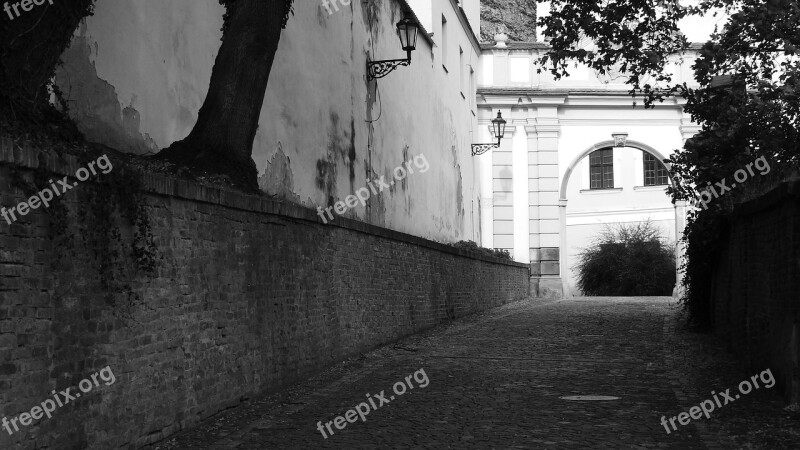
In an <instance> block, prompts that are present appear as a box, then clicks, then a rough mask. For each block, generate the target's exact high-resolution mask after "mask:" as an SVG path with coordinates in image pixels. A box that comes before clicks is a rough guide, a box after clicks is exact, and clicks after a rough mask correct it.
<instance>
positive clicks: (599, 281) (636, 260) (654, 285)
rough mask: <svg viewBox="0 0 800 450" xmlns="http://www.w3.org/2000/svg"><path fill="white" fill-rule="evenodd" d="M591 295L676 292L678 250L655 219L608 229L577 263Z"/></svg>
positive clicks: (583, 287) (580, 284)
mask: <svg viewBox="0 0 800 450" xmlns="http://www.w3.org/2000/svg"><path fill="white" fill-rule="evenodd" d="M576 268H577V269H578V288H579V289H580V290H581V291H583V294H584V295H588V296H652V295H672V289H673V288H674V287H675V252H674V251H673V249H672V246H671V245H669V244H668V243H666V242H665V241H664V239H663V238H662V237H661V236H660V235H659V232H658V230H657V229H656V228H655V227H654V226H653V224H652V223H651V222H649V221H648V222H639V223H633V224H619V225H617V226H616V227H613V228H612V227H608V228H606V229H605V230H604V231H603V232H602V233H601V234H600V235H599V236H598V237H597V238H595V240H594V242H592V244H591V245H589V246H588V247H587V248H585V249H583V250H582V251H581V253H580V255H579V256H578V262H577V264H576Z"/></svg>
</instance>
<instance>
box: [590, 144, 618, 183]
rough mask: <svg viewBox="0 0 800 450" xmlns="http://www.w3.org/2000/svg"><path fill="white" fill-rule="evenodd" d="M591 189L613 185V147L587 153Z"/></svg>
mask: <svg viewBox="0 0 800 450" xmlns="http://www.w3.org/2000/svg"><path fill="white" fill-rule="evenodd" d="M589 177H590V181H591V184H590V188H591V189H611V188H613V187H614V149H611V148H607V149H603V150H597V151H594V152H592V153H590V154H589Z"/></svg>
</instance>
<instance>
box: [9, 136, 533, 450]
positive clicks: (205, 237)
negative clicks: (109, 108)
mask: <svg viewBox="0 0 800 450" xmlns="http://www.w3.org/2000/svg"><path fill="white" fill-rule="evenodd" d="M37 153H38V152H37V151H35V150H31V149H21V148H18V147H13V146H12V143H11V142H10V140H8V139H2V138H0V204H2V205H3V206H6V207H8V206H9V205H15V204H16V203H18V202H20V201H22V200H23V198H24V197H23V193H22V192H20V191H19V189H16V188H13V187H12V186H11V181H10V173H11V168H12V164H16V165H17V166H18V168H19V170H20V171H21V172H22V173H23V174H25V176H27V177H28V178H30V177H31V174H32V169H34V168H36V167H37V166H38V164H39V159H40V158H39V155H37ZM41 155H43V157H42V158H41V160H42V164H45V165H46V167H47V168H48V170H52V171H54V172H56V173H60V174H63V175H67V174H69V175H72V174H74V171H75V170H76V169H77V168H78V167H80V165H79V164H78V162H77V161H76V160H75V158H73V157H71V156H67V157H66V158H65V159H64V160H59V159H58V158H57V157H55V156H54V155H52V154H49V153H42V154H41ZM116 169H117V168H116V167H115V170H116ZM144 183H145V187H146V189H145V190H146V193H145V200H146V203H147V206H148V207H147V209H148V213H149V214H150V217H151V222H152V226H153V233H154V236H155V240H156V243H157V245H158V248H159V250H160V251H161V253H162V255H163V256H164V259H163V261H162V262H161V265H160V266H159V268H158V271H157V274H156V276H154V277H153V278H141V279H136V280H134V282H133V283H132V285H133V286H134V289H135V291H136V292H137V293H138V294H139V295H140V296H141V298H142V300H143V304H142V305H140V306H138V307H137V308H135V310H134V313H133V319H135V320H128V319H124V318H120V317H115V315H114V314H113V311H112V309H113V307H112V306H110V305H108V304H107V303H106V302H105V300H104V296H103V295H101V292H100V288H99V286H98V279H97V272H96V269H95V268H94V263H93V261H92V260H91V258H90V254H89V252H88V251H87V249H85V248H83V247H82V242H81V240H80V237H79V229H78V228H77V226H76V217H75V216H74V213H75V211H76V210H77V209H78V208H79V206H80V205H79V204H78V202H79V201H80V199H81V195H80V192H79V191H80V189H81V186H78V187H77V188H76V189H74V190H73V191H70V192H68V193H67V194H66V196H65V197H64V198H65V199H66V204H67V206H68V208H69V210H70V212H71V216H70V227H71V231H72V233H73V234H74V235H75V236H76V237H77V239H76V240H75V244H76V247H75V249H72V250H69V253H68V254H67V255H66V256H67V257H66V258H64V265H62V266H59V267H58V268H56V269H55V270H54V269H53V268H52V267H51V261H52V260H53V259H54V258H55V256H56V253H57V250H56V249H54V248H53V245H52V242H51V241H50V236H49V231H48V223H49V222H48V216H47V212H46V211H43V210H42V209H38V210H36V211H33V212H32V213H31V214H28V215H27V216H25V217H23V218H22V219H21V220H19V221H18V222H16V223H14V224H12V225H11V226H8V225H7V224H6V223H4V222H3V223H0V417H2V416H12V415H16V414H19V413H20V412H23V411H26V410H29V409H30V408H31V406H33V405H35V404H37V403H39V402H41V401H42V400H43V399H45V398H47V397H48V396H49V394H50V391H51V390H53V389H57V388H62V389H63V388H65V387H67V386H69V385H73V386H74V383H75V382H77V381H78V380H80V379H82V378H84V377H85V376H86V375H87V374H89V373H92V372H93V371H97V370H99V369H100V368H102V367H104V366H106V365H109V366H111V368H112V369H113V371H114V374H115V375H116V378H117V381H116V383H115V384H114V385H113V386H110V387H109V388H108V389H105V390H103V391H98V392H92V393H91V394H87V395H86V396H85V397H82V398H80V399H79V400H78V401H77V402H76V403H75V404H70V405H67V406H65V407H64V408H59V410H58V411H57V413H56V414H55V415H54V416H53V418H52V419H49V420H45V421H41V422H37V424H35V425H32V426H29V427H26V428H24V429H23V430H21V432H18V433H14V435H13V436H8V434H7V433H5V432H4V431H3V430H2V429H0V448H7V447H10V446H12V445H18V446H19V447H21V448H34V447H43V446H51V447H58V448H66V447H84V446H88V447H92V448H111V447H117V446H133V447H136V446H140V445H143V444H146V443H150V442H155V441H157V440H159V439H162V438H164V437H166V436H168V435H169V434H171V433H173V432H175V431H178V430H180V429H182V428H185V427H187V426H189V425H192V424H194V423H197V422H198V421H200V420H202V419H204V418H206V417H209V416H211V415H213V414H215V413H217V412H218V411H221V410H223V409H225V408H228V407H230V406H233V405H236V404H238V403H239V402H240V401H241V400H242V399H245V398H252V397H254V396H256V395H260V394H263V393H265V392H271V391H275V390H276V389H279V388H281V387H283V386H286V385H288V384H290V383H293V382H296V381H298V380H301V379H303V378H305V377H307V376H309V375H310V374H313V373H315V372H318V371H319V370H321V369H323V368H325V367H327V366H329V365H331V364H333V363H335V362H337V361H340V360H342V359H344V358H346V357H348V356H352V355H356V354H359V353H361V352H365V351H368V350H371V349H373V348H376V347H378V346H380V345H382V344H386V343H389V342H392V341H395V340H397V339H399V338H402V337H404V336H407V335H410V334H413V333H416V332H418V331H421V330H424V329H426V328H430V327H432V326H434V325H436V324H439V323H441V322H443V321H447V320H451V319H453V318H456V317H461V316H464V315H467V314H470V313H473V312H478V311H482V310H486V309H489V308H492V307H495V306H499V305H503V304H506V303H509V302H512V301H515V300H519V299H521V298H524V297H526V296H527V293H528V286H529V284H528V283H529V281H528V280H529V276H528V269H527V266H525V265H523V264H518V263H510V262H506V261H502V260H498V259H495V258H492V257H487V256H484V255H475V254H471V253H469V252H466V251H463V250H458V249H454V248H451V247H448V246H444V245H442V244H438V243H435V242H432V241H428V240H425V239H422V238H419V237H415V236H410V235H406V234H403V233H399V232H396V231H392V230H387V229H383V228H379V227H376V226H372V225H369V224H366V223H363V222H358V221H354V220H349V219H346V218H340V217H337V219H336V221H335V223H334V224H332V225H323V224H322V223H321V221H320V219H319V217H318V216H317V214H316V211H314V210H311V209H307V208H304V207H302V206H298V205H293V204H286V203H277V202H272V201H270V200H268V199H265V198H263V197H259V196H249V195H243V194H240V193H235V192H229V191H225V190H221V189H215V188H209V187H204V186H200V185H197V184H193V183H191V182H187V181H183V180H175V179H170V178H167V177H163V176H158V175H153V174H148V175H146V176H145V180H144ZM123 231H127V232H130V228H129V227H127V226H124V227H123ZM61 251H64V250H63V249H61Z"/></svg>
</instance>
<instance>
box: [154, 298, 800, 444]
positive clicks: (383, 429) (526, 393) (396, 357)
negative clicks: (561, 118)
mask: <svg viewBox="0 0 800 450" xmlns="http://www.w3.org/2000/svg"><path fill="white" fill-rule="evenodd" d="M679 315H680V312H679V311H678V309H677V308H676V306H675V305H674V304H673V303H672V301H671V299H669V298H578V299H569V300H562V301H556V302H550V303H537V302H535V301H531V300H527V301H524V302H518V303H514V304H511V305H506V306H504V307H501V308H498V309H495V310H492V311H490V312H487V313H483V314H479V315H476V316H472V317H469V318H466V319H462V320H459V321H456V322H454V323H452V324H449V325H446V326H442V327H439V328H437V329H434V330H432V331H430V332H427V333H423V334H421V335H416V336H412V337H410V338H407V339H405V340H403V341H402V342H400V343H398V344H394V345H390V346H387V347H384V348H381V349H378V350H376V351H374V352H371V353H369V354H366V355H362V356H361V357H359V358H354V359H351V360H348V361H346V362H343V363H341V364H339V365H337V366H335V367H333V368H331V369H329V370H327V371H325V372H324V373H321V374H319V375H317V376H315V377H314V378H312V379H310V380H308V381H306V382H303V383H301V384H299V385H296V386H294V387H292V388H289V389H286V390H284V391H282V392H280V393H277V394H274V395H271V396H269V397H267V398H263V399H259V400H257V401H252V402H248V403H246V404H245V405H243V406H241V407H238V408H235V409H232V410H229V411H226V412H223V413H221V414H218V415H216V416H214V417H212V418H211V419H208V420H207V421H205V422H204V423H202V424H201V425H200V426H197V427H195V428H193V429H190V430H187V431H185V432H182V433H180V434H178V435H176V436H174V437H173V438H171V439H168V440H166V441H162V442H160V443H158V444H156V445H154V446H153V447H152V448H154V449H167V448H170V449H171V448H239V449H271V448H276V449H277V448H453V449H468V448H525V449H527V448H531V449H536V448H681V449H694V448H800V433H798V429H799V427H798V420H797V418H792V417H788V416H787V414H786V413H784V412H783V410H782V407H783V406H785V405H783V404H782V403H781V402H780V400H779V399H778V398H777V395H776V394H777V393H776V392H773V391H770V390H767V389H763V388H762V389H761V390H759V391H754V392H753V393H752V394H750V395H748V396H746V398H743V399H741V400H737V401H736V403H733V404H730V405H725V406H723V407H722V408H720V409H719V410H718V411H717V412H715V413H712V414H713V415H712V416H711V419H710V420H705V419H702V420H693V421H692V422H691V423H690V424H689V425H686V426H680V427H679V428H678V430H677V431H673V432H671V433H670V434H669V435H668V434H667V433H666V431H665V429H664V427H663V426H662V425H661V423H660V418H661V416H667V417H668V418H669V417H671V416H677V415H678V413H680V412H682V411H686V410H688V408H690V407H691V406H694V405H698V404H699V403H700V402H701V401H703V400H705V399H707V398H710V397H711V394H710V391H711V390H715V389H716V391H717V392H719V391H723V390H724V389H725V388H729V387H731V388H735V386H737V385H738V383H739V382H740V381H742V380H745V379H749V377H750V375H753V374H746V373H743V372H738V371H737V369H736V365H735V364H733V363H732V362H731V360H730V358H729V357H728V356H727V355H725V354H724V352H722V351H721V350H720V349H719V347H718V344H716V343H715V342H714V341H713V338H712V337H710V336H703V335H696V334H693V333H689V332H688V331H686V330H683V329H682V328H681V325H680V324H681V323H682V322H681V321H680V317H679ZM419 369H423V370H424V371H425V374H426V375H427V377H428V379H429V384H428V386H427V387H425V388H422V387H420V386H419V385H420V383H418V382H417V381H416V380H414V379H412V380H411V384H412V385H413V386H415V388H414V389H411V390H408V392H406V393H405V394H404V395H402V396H397V395H395V393H394V392H393V391H392V387H393V385H394V384H395V383H396V382H398V381H400V382H402V381H403V380H404V379H405V377H406V376H408V375H412V374H413V373H414V372H416V371H418V370H419ZM420 378H422V377H420ZM381 391H385V392H386V399H387V400H389V403H388V404H384V405H383V406H381V407H379V408H378V409H377V410H373V411H371V412H370V413H369V415H368V416H366V422H362V421H361V420H359V419H357V421H356V422H355V423H346V427H345V428H344V429H342V430H339V429H337V428H336V427H335V424H334V425H332V430H333V431H334V433H335V434H333V435H332V436H331V435H329V436H328V437H327V439H326V438H323V436H322V434H321V433H320V431H319V430H317V422H318V421H321V422H322V423H323V426H324V424H325V423H326V422H328V421H333V420H334V419H335V418H336V417H337V416H340V415H342V416H344V414H345V413H346V411H347V410H348V409H352V408H354V407H355V406H356V405H358V404H359V403H361V402H362V401H365V399H366V398H367V394H370V395H371V396H372V397H373V398H374V397H375V394H378V393H380V392H381ZM390 395H394V396H395V398H394V399H391V398H390ZM574 395H602V396H612V397H618V399H617V400H603V401H571V400H565V399H562V398H561V397H564V396H574ZM376 402H378V400H376ZM328 434H329V433H328Z"/></svg>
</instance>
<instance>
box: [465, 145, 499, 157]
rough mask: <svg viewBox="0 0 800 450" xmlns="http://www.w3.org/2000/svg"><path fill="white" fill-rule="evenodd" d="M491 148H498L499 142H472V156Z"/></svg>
mask: <svg viewBox="0 0 800 450" xmlns="http://www.w3.org/2000/svg"><path fill="white" fill-rule="evenodd" d="M493 148H500V145H499V144H472V156H478V155H482V154H484V153H486V152H488V151H489V150H491V149H493Z"/></svg>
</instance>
